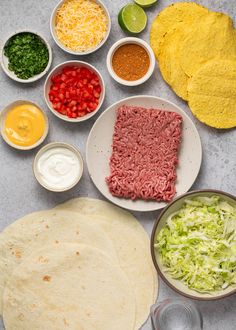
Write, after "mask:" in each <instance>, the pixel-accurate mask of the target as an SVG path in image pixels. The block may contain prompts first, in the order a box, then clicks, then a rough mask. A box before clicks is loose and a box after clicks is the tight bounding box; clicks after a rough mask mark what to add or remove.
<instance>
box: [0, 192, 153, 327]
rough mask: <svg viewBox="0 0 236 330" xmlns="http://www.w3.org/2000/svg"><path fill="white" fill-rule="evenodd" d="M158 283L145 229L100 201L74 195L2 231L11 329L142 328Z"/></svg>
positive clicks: (3, 301) (1, 274) (0, 284)
mask: <svg viewBox="0 0 236 330" xmlns="http://www.w3.org/2000/svg"><path fill="white" fill-rule="evenodd" d="M157 286H158V282H157V275H156V272H155V270H154V267H153V264H152V260H151V256H150V250H149V238H148V235H147V233H146V232H145V230H144V229H143V227H142V226H141V225H140V224H139V222H138V221H137V219H136V218H135V217H134V216H132V215H131V214H130V213H129V212H127V211H124V210H122V209H120V208H118V207H116V206H113V205H112V204H110V203H107V202H104V201H101V200H96V199H89V198H77V199H73V200H70V201H69V202H67V203H65V204H61V205H59V206H58V207H56V208H55V209H53V210H49V211H41V212H36V213H32V214H29V215H27V216H25V217H24V218H22V219H19V220H17V221H16V222H14V223H13V224H11V225H10V226H9V227H7V228H6V229H5V230H4V231H3V232H2V233H1V234H0V312H1V313H2V315H3V321H4V325H5V328H6V330H13V329H14V330H15V329H17V330H23V329H24V330H25V329H42V330H43V329H47V330H51V329H53V330H54V329H76V330H80V329H81V330H82V329H86V330H94V329H97V330H100V329H101V330H121V329H122V330H126V329H127V330H131V329H139V328H140V327H141V326H142V324H143V323H144V322H145V321H146V319H147V318H148V315H149V310H150V307H151V305H152V304H153V303H154V302H155V300H156V296H157V291H158V289H157Z"/></svg>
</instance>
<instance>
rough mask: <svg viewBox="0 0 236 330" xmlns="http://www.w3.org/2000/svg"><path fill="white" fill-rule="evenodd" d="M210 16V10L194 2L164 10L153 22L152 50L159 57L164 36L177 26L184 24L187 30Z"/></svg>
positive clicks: (174, 5) (174, 4)
mask: <svg viewBox="0 0 236 330" xmlns="http://www.w3.org/2000/svg"><path fill="white" fill-rule="evenodd" d="M208 14H209V10H208V9H207V8H204V7H202V6H200V5H198V4H196V3H194V2H177V3H173V4H172V5H170V6H168V7H166V8H164V9H163V10H162V11H161V12H160V13H159V15H158V16H157V17H156V18H155V20H154V21H153V24H152V27H151V35H150V42H151V46H152V49H153V51H154V53H155V55H156V57H157V58H158V57H159V53H160V50H161V43H162V41H163V38H164V36H165V35H166V33H168V32H169V31H170V30H172V29H173V28H174V27H175V24H179V23H184V25H185V28H186V29H188V27H189V25H191V24H194V23H196V22H198V21H199V20H200V19H201V18H202V17H205V16H207V15H208Z"/></svg>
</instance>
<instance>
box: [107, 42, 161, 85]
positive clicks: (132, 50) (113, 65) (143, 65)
mask: <svg viewBox="0 0 236 330" xmlns="http://www.w3.org/2000/svg"><path fill="white" fill-rule="evenodd" d="M107 69H108V71H109V73H110V75H111V76H112V78H113V79H114V80H116V81H117V82H118V83H120V84H122V85H125V86H138V85H141V84H143V83H144V82H145V81H147V80H148V79H149V78H150V77H151V75H152V74H153V71H154V69H155V56H154V53H153V51H152V49H151V47H150V46H149V45H148V44H147V43H146V42H145V41H144V40H141V39H139V38H134V37H128V38H123V39H120V40H119V41H117V42H116V43H115V44H114V45H113V46H112V47H111V49H110V50H109V52H108V55H107Z"/></svg>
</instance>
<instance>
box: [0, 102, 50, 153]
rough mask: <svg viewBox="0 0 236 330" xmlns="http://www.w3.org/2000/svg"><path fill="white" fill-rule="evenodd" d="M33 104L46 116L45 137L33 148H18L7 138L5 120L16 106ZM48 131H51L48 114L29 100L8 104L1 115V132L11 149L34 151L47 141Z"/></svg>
mask: <svg viewBox="0 0 236 330" xmlns="http://www.w3.org/2000/svg"><path fill="white" fill-rule="evenodd" d="M25 103H27V104H32V105H34V106H36V107H37V108H39V109H40V110H41V112H42V114H43V115H44V118H45V123H46V128H45V131H44V134H43V136H42V137H41V139H39V140H38V141H37V142H36V143H35V144H33V145H32V146H28V147H22V146H18V145H16V144H14V143H12V142H11V141H10V140H9V139H8V138H7V136H6V134H5V118H6V115H7V114H8V112H9V111H10V110H11V109H12V108H13V107H15V106H18V105H23V104H25ZM48 131H49V123H48V117H47V115H46V113H45V112H44V111H43V110H42V108H41V107H39V106H38V105H37V104H36V103H33V102H31V101H28V100H18V101H15V102H12V103H10V104H8V105H7V106H6V107H5V108H4V109H3V110H2V111H1V113H0V132H1V136H2V138H3V140H4V141H5V142H6V143H7V144H8V145H9V146H11V147H13V148H15V149H18V150H31V149H34V148H36V147H38V146H39V145H40V144H41V143H43V141H44V140H45V139H46V137H47V135H48Z"/></svg>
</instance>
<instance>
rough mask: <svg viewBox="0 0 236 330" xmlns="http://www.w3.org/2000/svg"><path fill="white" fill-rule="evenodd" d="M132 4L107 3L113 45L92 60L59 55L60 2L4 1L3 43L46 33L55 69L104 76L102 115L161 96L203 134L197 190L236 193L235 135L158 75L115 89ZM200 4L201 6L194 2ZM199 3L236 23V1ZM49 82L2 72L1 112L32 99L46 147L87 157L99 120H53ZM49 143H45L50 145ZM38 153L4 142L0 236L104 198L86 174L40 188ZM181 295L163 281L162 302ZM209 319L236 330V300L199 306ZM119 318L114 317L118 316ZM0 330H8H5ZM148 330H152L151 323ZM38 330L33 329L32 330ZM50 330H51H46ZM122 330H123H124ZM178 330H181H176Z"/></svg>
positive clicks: (212, 326) (0, 150)
mask: <svg viewBox="0 0 236 330" xmlns="http://www.w3.org/2000/svg"><path fill="white" fill-rule="evenodd" d="M127 2H128V1H125V0H104V3H105V4H106V5H107V6H108V8H109V11H110V14H111V18H112V31H111V35H110V38H109V40H108V41H107V43H106V44H105V45H104V46H103V47H102V49H101V50H99V51H98V52H96V53H95V54H92V55H89V56H87V57H76V56H70V55H68V54H66V53H64V52H63V51H62V50H60V49H59V48H58V47H57V46H56V44H55V43H54V42H53V39H52V37H51V35H50V31H49V18H50V14H51V12H52V9H53V8H54V6H55V4H56V3H57V1H56V0H50V1H48V0H40V1H39V0H1V1H0V39H1V40H0V42H1V44H2V41H3V40H4V39H5V38H6V37H7V36H8V35H9V34H10V33H12V32H14V31H17V30H20V29H26V28H28V29H32V30H36V31H39V32H41V33H42V34H43V35H44V36H45V37H46V38H47V39H48V41H49V43H50V44H51V46H52V49H53V66H55V65H57V64H59V63H60V62H63V61H65V60H69V59H76V58H78V59H82V60H85V61H87V62H90V63H92V64H93V65H95V66H96V67H97V68H98V69H99V70H100V71H101V73H102V74H103V77H104V79H105V83H106V86H107V95H106V100H105V102H104V105H103V107H102V109H101V110H100V112H99V113H101V112H102V111H103V110H104V109H105V108H106V107H107V106H109V105H111V104H112V103H114V102H115V101H118V100H120V99H122V98H124V97H128V96H131V95H138V94H148V95H156V96H160V97H163V98H166V99H168V100H170V101H172V102H174V103H176V104H177V105H179V106H180V107H182V108H183V109H184V111H186V113H188V115H190V117H191V118H192V119H193V121H194V123H195V125H196V127H197V129H198V130H199V133H200V136H201V139H202V145H203V163H202V168H201V172H200V174H199V177H198V178H197V180H196V182H195V184H194V186H193V187H192V189H198V188H217V189H222V190H225V191H227V192H230V193H235V192H236V146H235V141H236V131H235V130H228V131H224V132H220V131H217V130H215V129H212V128H209V127H206V126H204V125H202V124H201V123H200V122H198V121H197V120H196V119H195V118H194V117H193V116H192V115H191V113H190V111H189V109H188V106H187V104H186V103H185V102H183V101H182V100H181V99H179V98H178V97H177V96H176V95H175V94H174V93H173V92H172V91H171V89H170V88H169V87H168V86H167V85H166V84H165V83H164V81H163V80H162V78H161V76H160V73H159V71H158V69H157V70H156V72H155V74H154V75H153V77H152V78H151V79H150V80H149V81H148V82H147V83H145V84H144V85H143V86H141V87H135V88H127V87H122V86H119V85H118V84H116V83H115V82H114V81H113V80H112V79H111V78H110V76H109V75H108V72H107V69H106V65H105V59H106V54H107V51H108V49H109V47H110V46H111V45H112V44H113V42H115V41H116V40H118V39H120V38H121V37H124V36H125V34H124V33H123V32H122V31H121V30H120V28H119V26H118V23H117V14H118V12H119V10H120V8H121V7H122V6H123V5H125V4H126V3H127ZM171 2H176V1H170V0H166V1H165V0H159V3H158V5H157V6H156V7H154V8H152V9H149V10H147V14H148V26H147V29H146V30H145V32H144V33H143V34H142V35H140V37H141V38H144V39H145V40H147V41H148V40H149V30H150V24H151V22H152V19H153V18H154V17H155V15H156V14H157V13H158V12H159V11H160V10H161V9H162V8H163V7H164V6H166V5H169V4H170V3H171ZM195 2H197V1H195ZM198 3H200V4H202V5H205V6H207V7H209V8H210V9H212V10H216V11H223V12H225V13H228V14H229V15H231V17H233V18H234V19H235V18H236V17H235V16H236V6H235V1H232V0H231V1H230V0H228V1H227V0H224V1H220V0H218V1H214V0H202V1H198ZM43 84H44V79H42V80H41V81H40V82H37V83H34V84H32V85H25V86H24V85H21V84H18V83H15V82H13V81H11V80H10V79H9V78H8V77H6V76H5V74H4V73H3V71H2V70H0V109H2V108H3V107H4V106H6V105H7V104H8V103H10V102H12V101H14V100H17V99H29V100H32V101H35V102H36V103H38V104H39V105H40V106H42V107H43V108H44V109H45V110H46V111H47V114H48V117H49V121H50V134H49V136H48V138H47V140H46V142H51V141H64V142H69V143H72V144H74V145H76V146H77V147H78V148H79V149H80V150H81V151H82V154H83V156H85V143H86V139H87V136H88V133H89V130H90V128H91V127H92V125H93V123H94V121H95V120H96V118H97V117H98V115H99V114H98V115H97V116H96V117H95V118H93V119H91V120H89V121H88V122H86V123H82V124H75V125H74V124H69V123H65V122H63V121H61V120H60V119H57V118H56V117H55V116H54V115H52V114H51V113H50V112H49V110H48V109H47V106H46V104H45V102H44V98H43ZM46 142H45V143H46ZM36 151H37V150H34V151H31V152H19V151H16V150H13V149H11V148H10V147H9V146H8V145H6V144H5V143H4V142H3V141H2V140H1V139H0V230H2V229H3V228H4V227H5V226H7V225H8V224H10V223H12V222H13V221H14V220H15V219H17V218H19V217H21V216H23V215H25V214H27V213H30V212H33V211H36V210H41V209H47V208H52V207H54V206H55V205H56V204H58V203H60V202H63V201H65V200H67V199H70V198H72V197H76V196H78V195H83V196H91V197H98V198H102V196H101V195H100V194H99V192H98V191H97V190H96V188H95V187H94V186H93V184H92V182H91V181H90V179H89V176H88V173H87V169H86V167H85V172H84V175H83V179H82V180H81V182H80V184H79V185H78V186H77V187H76V188H74V189H73V190H71V191H69V192H67V193H62V194H55V193H51V192H48V191H46V190H45V189H43V188H41V187H40V186H39V185H38V183H37V182H36V181H35V179H34V176H33V172H32V161H33V158H34V155H35V153H36ZM135 215H136V216H137V218H138V219H139V220H140V221H141V223H142V224H143V226H144V227H145V229H146V230H147V231H148V232H149V233H150V232H151V229H152V226H153V222H154V220H155V219H156V217H157V215H158V212H152V213H147V214H143V213H136V214H135ZM177 296H178V295H177V294H176V293H175V292H173V291H172V290H171V289H169V288H168V287H167V286H166V285H165V284H164V283H163V282H162V281H160V292H159V298H158V300H159V301H161V300H163V299H165V298H167V297H172V298H174V297H177ZM196 304H197V306H198V307H199V308H200V310H201V312H202V314H203V317H204V330H234V329H236V312H235V311H236V295H235V296H231V297H229V298H228V299H224V300H220V301H216V302H198V303H196ZM114 317H115V311H114ZM0 329H3V328H1V327H0ZM143 329H145V330H148V329H151V325H150V322H147V323H146V325H144V327H143ZM32 330H33V329H32ZM45 330H46V329H45ZM121 330H122V329H121ZM176 330H177V329H176Z"/></svg>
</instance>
